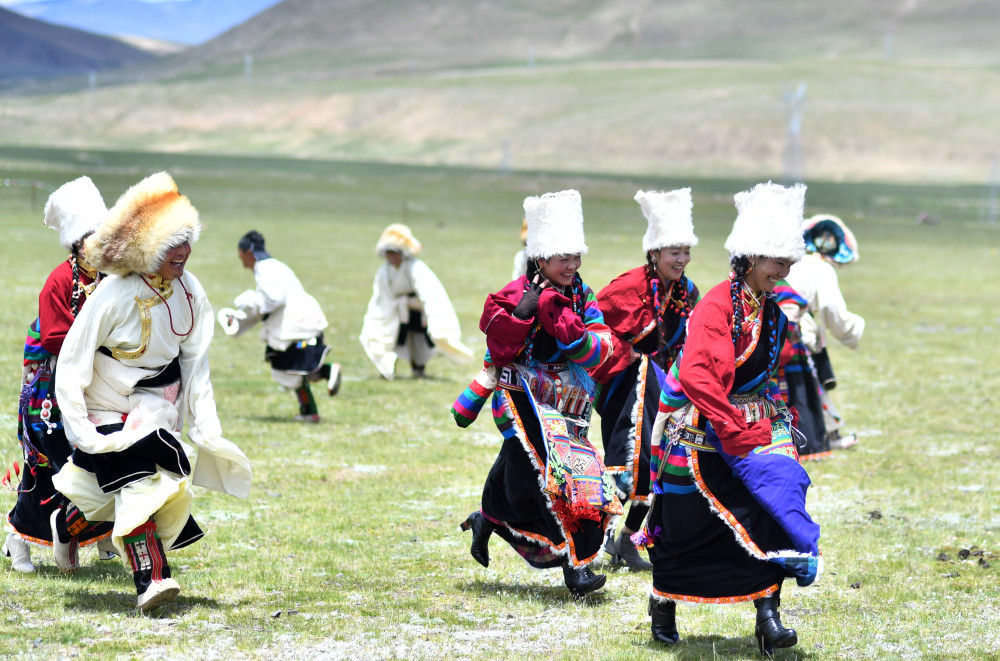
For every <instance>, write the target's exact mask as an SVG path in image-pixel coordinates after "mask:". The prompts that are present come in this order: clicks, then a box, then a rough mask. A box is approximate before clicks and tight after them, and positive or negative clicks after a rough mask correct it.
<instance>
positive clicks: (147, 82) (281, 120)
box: [0, 0, 1000, 182]
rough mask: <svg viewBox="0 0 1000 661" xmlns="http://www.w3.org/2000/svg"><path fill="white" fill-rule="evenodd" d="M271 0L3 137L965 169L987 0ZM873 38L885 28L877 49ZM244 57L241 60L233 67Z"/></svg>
mask: <svg viewBox="0 0 1000 661" xmlns="http://www.w3.org/2000/svg"><path fill="white" fill-rule="evenodd" d="M872 12H873V10H872V9H871V7H870V5H869V3H868V2H867V1H866V0H865V1H863V0H842V1H841V2H839V3H837V5H836V7H832V6H830V7H828V6H826V5H820V4H818V3H810V2H804V1H802V0H769V1H767V2H760V3H737V2H733V1H731V0H726V1H724V0H683V1H679V2H676V3H671V5H670V7H669V8H664V5H663V3H655V2H653V0H554V1H553V2H551V3H546V4H545V6H544V9H542V8H540V6H538V5H536V4H533V3H529V2H527V1H526V0H508V1H501V0H438V1H436V2H430V1H423V2H421V1H416V0H415V1H413V2H398V1H395V0H333V1H320V0H285V1H284V2H282V3H280V4H278V5H275V6H274V7H271V8H270V9H268V10H266V11H264V12H263V13H262V14H260V15H259V16H257V17H255V18H253V19H251V20H250V21H247V22H246V23H244V24H243V25H241V26H238V27H237V28H234V29H233V30H230V31H229V32H227V33H226V34H224V35H221V36H220V37H218V38H216V39H214V40H212V41H211V42H209V43H207V44H204V45H202V46H199V47H196V48H192V49H190V50H188V51H185V52H183V53H181V54H179V55H176V56H173V57H168V58H164V59H162V60H157V61H156V62H151V63H148V64H144V65H141V66H138V67H131V68H129V69H127V70H125V71H122V72H116V73H109V74H107V75H106V76H102V82H101V86H99V88H98V89H96V90H87V89H85V88H82V89H78V90H59V91H58V92H56V91H55V90H54V89H50V90H49V91H48V92H46V93H44V94H43V93H41V92H40V91H39V90H38V89H34V90H33V91H32V95H31V96H30V97H29V96H24V95H17V94H14V93H8V94H6V95H4V96H2V97H0V105H2V108H3V112H2V113H0V135H3V136H4V138H3V140H2V142H3V143H6V144H11V145H15V144H16V145H60V146H67V147H75V148H88V147H92V148H113V149H128V150H135V149H138V150H155V151H168V152H201V153H225V154H241V153H245V154H277V155H286V156H296V157H302V158H324V159H326V158H332V159H346V160H368V161H389V162H401V163H417V164H441V165H456V166H477V167H485V168H497V167H502V168H513V169H518V170H564V171H565V170H581V171H600V172H619V173H628V174H650V175H669V176H684V175H687V174H691V175H711V176H738V177H747V178H752V179H761V178H766V177H781V176H783V175H784V174H785V171H786V169H785V162H786V159H785V151H786V148H787V146H788V144H787V140H786V137H787V136H786V131H787V125H788V119H789V118H788V116H787V113H786V107H785V102H784V96H785V95H786V94H787V93H788V91H789V90H790V89H793V88H796V87H798V86H800V85H801V86H802V87H803V89H805V90H806V98H805V103H804V105H803V112H804V115H803V121H802V133H801V135H802V142H801V144H802V160H803V164H804V167H803V170H802V171H803V173H804V176H805V177H806V178H807V179H810V178H823V179H834V180H837V179H843V180H859V179H882V180H907V181H975V182H982V181H983V180H985V179H986V177H987V176H989V173H990V171H991V167H993V160H994V158H995V154H996V152H997V149H998V145H997V140H996V135H998V134H1000V116H998V115H997V114H996V113H995V112H994V109H995V108H996V107H997V105H998V104H1000V84H998V83H1000V71H998V69H997V67H996V61H997V54H996V50H995V47H994V45H993V42H994V37H993V34H992V28H993V26H995V25H997V24H998V21H1000V4H998V3H994V2H986V1H983V0H940V1H939V2H936V3H934V4H933V5H931V4H924V3H919V2H913V1H912V0H908V1H907V2H905V3H902V4H900V5H899V6H898V7H897V8H896V9H892V10H889V9H886V10H884V13H883V15H875V14H873V13H872ZM888 35H891V36H892V38H891V40H890V39H888V38H887V37H888ZM247 56H250V57H249V58H248V57H247Z"/></svg>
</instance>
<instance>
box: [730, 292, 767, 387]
mask: <svg viewBox="0 0 1000 661" xmlns="http://www.w3.org/2000/svg"><path fill="white" fill-rule="evenodd" d="M729 278H730V283H729V293H730V296H731V298H732V301H733V330H732V337H733V346H734V347H735V346H736V341H737V340H738V339H739V338H740V335H743V334H745V333H749V334H750V336H751V337H755V336H757V337H759V334H760V332H761V330H762V326H763V320H764V317H767V340H768V360H767V374H773V373H774V370H775V369H776V368H777V366H778V356H779V354H778V350H779V347H778V313H779V310H778V305H777V303H775V302H774V300H773V297H774V294H772V293H767V292H762V295H761V297H760V298H757V296H756V295H755V294H754V293H753V291H752V290H751V289H750V288H749V287H748V286H747V285H746V283H745V282H742V281H741V280H740V279H738V278H737V277H736V274H735V273H730V274H729ZM747 299H749V300H747ZM753 346H754V345H753V343H752V342H751V347H748V349H747V354H749V353H751V352H752V347H753ZM748 357H749V355H745V356H741V357H740V358H741V359H742V360H746V358H748ZM738 362H740V363H741V362H742V361H738Z"/></svg>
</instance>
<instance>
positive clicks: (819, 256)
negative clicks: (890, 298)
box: [788, 214, 865, 450]
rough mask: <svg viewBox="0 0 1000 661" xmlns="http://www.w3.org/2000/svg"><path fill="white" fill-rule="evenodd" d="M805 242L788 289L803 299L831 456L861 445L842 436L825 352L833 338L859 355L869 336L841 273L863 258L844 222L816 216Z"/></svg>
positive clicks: (804, 327) (804, 321) (804, 332)
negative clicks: (848, 300) (852, 305)
mask: <svg viewBox="0 0 1000 661" xmlns="http://www.w3.org/2000/svg"><path fill="white" fill-rule="evenodd" d="M803 238H804V239H805V243H806V257H805V258H804V259H803V260H802V261H800V262H798V263H796V264H795V265H794V266H793V267H792V270H791V272H789V274H788V284H789V285H790V286H791V287H792V288H793V289H795V291H796V292H798V293H799V295H800V296H802V298H803V299H805V301H806V303H807V306H808V308H807V311H808V313H807V314H804V315H803V317H802V323H801V332H802V342H803V344H804V345H805V346H806V347H808V349H809V351H810V352H811V354H812V355H811V358H812V361H813V364H814V365H815V366H816V372H817V376H818V378H819V381H820V384H821V386H822V388H823V392H822V399H823V410H824V423H825V430H826V433H827V440H828V443H829V447H830V449H831V450H843V449H846V448H849V447H851V446H853V445H855V444H857V442H858V437H857V435H856V434H844V433H843V431H842V429H843V421H842V419H841V417H840V414H839V413H838V411H837V408H836V407H835V406H834V404H833V400H832V399H831V397H830V391H831V390H833V389H834V388H835V387H836V386H837V378H836V376H835V375H834V371H833V365H832V364H831V362H830V357H829V354H828V353H827V350H826V345H827V340H826V336H827V334H828V333H829V334H830V335H833V337H835V338H836V339H837V340H838V341H839V342H840V343H841V344H843V345H844V346H846V347H848V348H849V349H857V348H858V347H859V346H860V343H861V336H862V334H864V332H865V320H864V318H862V317H861V316H860V315H857V314H855V313H853V312H851V311H850V310H848V309H847V303H846V302H845V301H844V295H843V294H842V293H841V291H840V282H839V280H838V278H837V269H838V268H842V267H844V266H847V265H848V264H853V263H855V262H856V261H858V259H860V258H861V252H860V250H859V249H858V241H857V239H856V238H854V233H853V232H852V231H851V230H850V228H848V227H847V225H846V224H845V223H844V221H843V220H841V219H840V218H838V217H837V216H831V215H829V214H817V215H815V216H812V217H811V218H809V219H807V220H806V223H805V230H804V232H803Z"/></svg>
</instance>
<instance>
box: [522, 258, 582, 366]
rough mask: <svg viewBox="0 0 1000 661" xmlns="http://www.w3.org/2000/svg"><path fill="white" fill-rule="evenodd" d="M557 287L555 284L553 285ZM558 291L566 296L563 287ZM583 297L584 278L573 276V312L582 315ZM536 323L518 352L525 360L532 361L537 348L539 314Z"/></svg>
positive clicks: (539, 325)
mask: <svg viewBox="0 0 1000 661" xmlns="http://www.w3.org/2000/svg"><path fill="white" fill-rule="evenodd" d="M529 286H530V283H528V284H527V285H525V287H524V291H528V287H529ZM553 287H555V285H553ZM555 289H556V291H558V292H559V293H560V294H563V295H564V296H565V291H564V289H563V288H561V287H555ZM582 299H583V280H582V279H581V278H580V276H579V275H578V274H577V275H574V276H573V284H571V285H570V301H571V304H572V308H571V309H572V310H573V314H575V315H577V316H581V314H580V313H581V305H580V303H581V301H582ZM535 320H536V321H535V323H534V325H533V326H532V327H531V332H530V333H528V337H527V338H526V339H525V340H524V345H523V346H522V347H521V350H520V351H519V352H518V354H517V355H518V357H519V358H522V359H524V361H525V362H530V361H531V359H532V351H533V350H534V348H535V336H536V335H538V331H539V330H541V328H542V322H541V321H538V316H537V315H536V316H535Z"/></svg>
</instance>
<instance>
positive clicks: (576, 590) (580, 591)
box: [563, 561, 608, 599]
mask: <svg viewBox="0 0 1000 661" xmlns="http://www.w3.org/2000/svg"><path fill="white" fill-rule="evenodd" d="M563 580H565V581H566V587H567V588H569V591H570V592H571V593H572V594H573V596H574V597H576V598H577V599H580V598H581V597H583V596H584V595H586V594H587V593H588V592H593V591H594V590H600V589H601V588H603V587H604V582H605V581H607V580H608V579H607V576H605V575H604V574H595V573H594V572H593V570H592V569H591V568H590V567H586V566H585V567H573V566H572V565H571V564H570V563H569V562H568V561H567V562H566V564H565V565H563Z"/></svg>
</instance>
